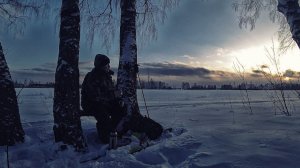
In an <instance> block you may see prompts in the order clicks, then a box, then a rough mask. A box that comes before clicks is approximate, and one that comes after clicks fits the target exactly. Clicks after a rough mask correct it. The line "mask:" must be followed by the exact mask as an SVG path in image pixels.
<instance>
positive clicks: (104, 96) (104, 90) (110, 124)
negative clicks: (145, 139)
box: [81, 54, 163, 143]
mask: <svg viewBox="0 0 300 168" xmlns="http://www.w3.org/2000/svg"><path fill="white" fill-rule="evenodd" d="M109 63H110V60H109V58H108V57H107V56H105V55H102V54H97V55H96V57H95V61H94V66H95V67H94V68H93V70H92V71H91V72H89V73H88V74H87V75H86V76H85V78H84V80H83V83H82V89H81V106H82V109H83V111H84V113H86V114H89V115H93V116H94V117H95V118H96V120H97V124H96V126H97V132H98V135H99V138H100V140H101V141H102V142H103V143H108V142H109V136H110V133H111V132H115V131H118V130H117V127H118V126H120V125H122V126H124V127H123V128H122V131H118V135H119V136H122V134H124V133H125V132H127V131H128V130H132V131H134V132H140V133H145V134H146V135H147V136H149V138H150V139H156V138H158V137H159V136H160V135H161V133H162V130H163V129H162V126H161V125H160V124H158V123H156V122H155V121H153V120H151V119H149V118H146V117H143V116H142V115H140V114H139V113H138V114H135V115H133V116H129V117H128V116H127V115H126V110H125V109H126V108H124V105H123V104H124V103H122V102H121V94H119V92H117V91H116V88H115V86H114V84H113V81H112V75H113V71H111V70H110V65H109ZM124 118H126V120H124ZM124 121H125V122H124ZM120 123H121V124H120Z"/></svg>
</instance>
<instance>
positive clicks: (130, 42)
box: [117, 0, 139, 131]
mask: <svg viewBox="0 0 300 168" xmlns="http://www.w3.org/2000/svg"><path fill="white" fill-rule="evenodd" d="M136 67H137V46H136V0H121V27H120V60H119V68H118V77H117V88H118V90H120V91H121V92H122V93H123V101H124V103H125V106H126V108H127V117H125V118H123V120H122V121H121V122H120V124H119V125H118V127H117V130H118V131H121V130H122V129H123V128H122V125H123V123H124V122H125V121H126V120H128V119H129V117H130V116H131V115H132V114H136V113H139V106H138V102H137V96H136V82H137V80H136V79H137V68H136Z"/></svg>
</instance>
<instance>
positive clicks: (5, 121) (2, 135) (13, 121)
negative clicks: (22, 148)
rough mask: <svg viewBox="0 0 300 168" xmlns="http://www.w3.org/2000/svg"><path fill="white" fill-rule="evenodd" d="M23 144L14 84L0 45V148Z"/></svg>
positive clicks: (22, 131) (22, 132)
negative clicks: (18, 143)
mask: <svg viewBox="0 0 300 168" xmlns="http://www.w3.org/2000/svg"><path fill="white" fill-rule="evenodd" d="M17 142H24V130H23V128H22V125H21V120H20V114H19V107H18V102H17V96H16V91H15V88H14V83H13V81H12V79H11V76H10V73H9V69H8V66H7V63H6V60H5V57H4V53H3V49H2V46H1V43H0V146H4V145H14V144H15V143H17Z"/></svg>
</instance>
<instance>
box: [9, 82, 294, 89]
mask: <svg viewBox="0 0 300 168" xmlns="http://www.w3.org/2000/svg"><path fill="white" fill-rule="evenodd" d="M14 85H15V88H54V82H46V83H41V82H35V81H29V82H26V81H25V82H23V83H21V82H18V81H15V82H14ZM80 87H81V85H80ZM137 88H138V89H182V90H246V89H247V90H300V84H295V83H283V84H282V85H281V84H269V83H267V84H244V83H242V84H238V85H231V84H223V85H219V86H217V85H201V84H196V83H194V84H193V85H190V84H189V83H188V82H183V83H182V86H181V87H172V86H170V85H169V84H168V83H165V82H162V81H153V80H151V81H150V82H146V81H141V83H140V84H137Z"/></svg>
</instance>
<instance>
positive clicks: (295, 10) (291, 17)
mask: <svg viewBox="0 0 300 168" xmlns="http://www.w3.org/2000/svg"><path fill="white" fill-rule="evenodd" d="M277 8H278V11H279V12H281V13H282V14H283V15H284V16H285V18H286V20H287V22H288V24H289V26H290V30H291V33H292V37H293V39H294V41H295V42H296V43H297V45H298V47H299V48H300V7H299V3H298V0H278V6H277Z"/></svg>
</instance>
